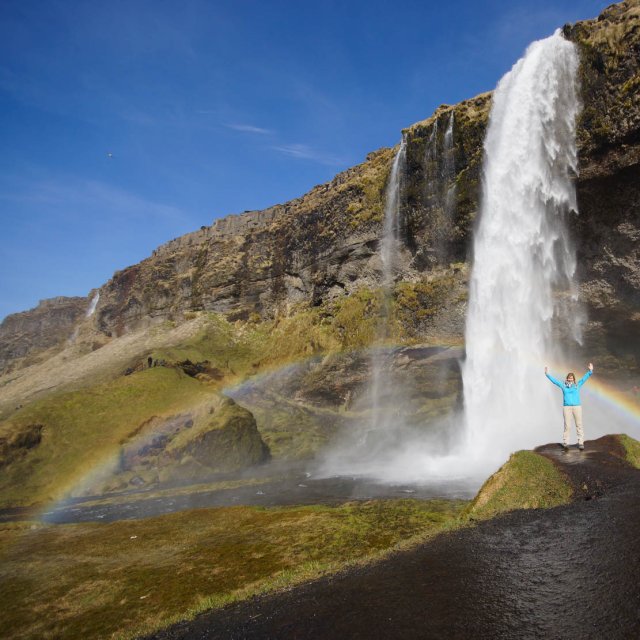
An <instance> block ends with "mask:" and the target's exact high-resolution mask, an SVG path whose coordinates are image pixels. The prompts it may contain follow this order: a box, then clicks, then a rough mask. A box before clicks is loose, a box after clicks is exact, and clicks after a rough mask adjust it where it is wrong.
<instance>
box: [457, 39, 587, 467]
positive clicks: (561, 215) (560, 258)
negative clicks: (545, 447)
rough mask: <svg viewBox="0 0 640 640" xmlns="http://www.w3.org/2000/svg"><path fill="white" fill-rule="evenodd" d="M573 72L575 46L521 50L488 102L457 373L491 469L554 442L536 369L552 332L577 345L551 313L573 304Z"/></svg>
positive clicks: (554, 416)
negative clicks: (563, 302) (563, 301)
mask: <svg viewBox="0 0 640 640" xmlns="http://www.w3.org/2000/svg"><path fill="white" fill-rule="evenodd" d="M577 68H578V55H577V52H576V48H575V46H574V45H573V44H572V43H570V42H568V41H566V40H565V39H564V38H563V37H562V36H561V35H560V32H559V31H556V33H555V34H554V35H553V36H551V37H549V38H547V39H545V40H540V41H538V42H534V43H533V44H531V45H530V46H529V48H528V49H527V51H526V54H525V56H524V58H522V59H521V60H519V61H518V62H517V63H516V64H515V65H514V67H513V68H512V69H511V71H510V72H509V73H507V74H506V75H505V76H504V77H503V78H502V80H501V81H500V83H499V84H498V87H497V89H496V91H495V93H494V96H493V106H492V110H491V116H490V120H489V126H488V130H487V134H486V139H485V144H484V152H485V157H484V180H483V194H482V203H481V211H480V219H479V224H478V227H477V230H476V234H475V242H474V263H473V270H472V276H471V283H470V292H469V310H468V316H467V328H466V350H467V356H466V362H465V365H464V370H463V384H464V397H465V416H466V445H467V446H468V447H469V448H470V451H471V452H472V454H473V457H474V458H476V459H477V460H482V461H483V462H484V463H485V464H486V465H488V466H491V464H492V461H494V460H495V461H503V460H504V459H506V456H507V455H508V454H509V453H510V452H511V451H514V450H516V449H519V448H529V447H531V446H535V445H537V444H541V443H543V442H547V441H549V440H550V439H551V440H553V439H554V438H555V439H556V440H557V439H558V436H559V433H560V432H559V425H558V406H557V405H558V398H557V397H556V395H557V394H552V390H551V385H550V384H549V382H548V381H547V380H546V379H545V377H544V370H543V368H544V365H545V363H547V362H549V361H551V360H552V359H553V360H557V359H558V356H559V354H560V353H561V348H560V345H559V344H556V343H554V340H553V339H552V328H553V325H555V324H556V323H562V324H564V326H565V327H570V326H573V334H574V337H575V338H576V339H578V338H579V336H578V333H577V327H576V326H575V324H573V325H572V321H573V319H572V318H571V317H568V315H567V314H568V310H567V309H568V308H567V307H566V306H559V305H556V304H554V297H558V296H559V297H560V298H561V297H562V294H566V295H565V297H569V298H571V297H572V298H574V299H575V298H576V290H575V286H574V285H573V277H574V273H575V267H576V259H575V253H574V251H573V249H572V248H571V245H570V242H569V238H568V233H567V229H566V227H565V218H566V216H567V214H568V213H569V212H571V211H575V210H576V196H575V188H574V185H573V182H572V177H573V176H575V175H576V171H577V156H576V142H575V127H576V118H577V115H578V112H579V107H580V105H579V100H578V93H577V83H576V71H577ZM554 294H555V296H554Z"/></svg>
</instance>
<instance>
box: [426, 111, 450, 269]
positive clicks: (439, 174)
mask: <svg viewBox="0 0 640 640" xmlns="http://www.w3.org/2000/svg"><path fill="white" fill-rule="evenodd" d="M454 122H455V111H454V110H453V109H451V110H450V111H449V112H448V114H447V113H444V114H442V115H440V116H438V117H436V118H435V120H434V122H433V125H432V127H431V133H430V134H429V137H428V139H427V143H426V148H425V153H424V205H425V208H426V214H425V215H426V216H427V217H428V218H429V219H430V220H432V221H433V222H434V223H435V225H434V226H435V228H436V235H435V236H433V237H432V242H433V244H432V246H431V247H430V249H431V251H433V252H434V253H435V254H436V255H438V256H439V257H440V259H441V260H445V259H446V258H447V256H448V255H449V243H450V241H451V229H452V225H453V222H454V218H455V195H456V188H455V177H456V163H455V147H454V144H453V142H454V141H453V137H454ZM443 123H445V127H444V130H443V129H442V128H441V124H443Z"/></svg>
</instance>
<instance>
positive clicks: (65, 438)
mask: <svg viewBox="0 0 640 640" xmlns="http://www.w3.org/2000/svg"><path fill="white" fill-rule="evenodd" d="M405 289H406V287H405ZM403 292H404V294H406V291H405V290H404V289H403ZM405 297H406V295H405ZM400 306H401V307H402V305H400ZM379 313H380V305H379V300H378V297H377V294H376V293H375V292H371V291H368V290H362V291H360V292H358V293H356V294H354V295H351V296H348V297H346V298H343V299H341V300H338V301H334V302H329V303H326V304H325V305H324V306H323V307H322V308H319V307H318V308H307V307H304V306H303V307H300V308H299V309H298V310H297V311H296V312H295V313H293V314H292V315H291V316H289V317H286V318H277V319H275V320H268V321H264V322H256V323H254V322H248V323H231V322H229V321H227V320H226V319H225V318H224V317H222V316H220V315H218V314H213V313H202V314H200V315H199V317H198V318H196V319H194V320H193V322H192V323H190V325H189V326H191V327H194V328H196V330H195V331H194V330H193V329H189V330H188V331H187V330H186V326H185V330H184V331H182V330H181V329H180V328H177V329H173V328H172V327H170V326H167V327H162V326H160V327H154V328H152V329H150V330H149V331H148V332H147V333H146V334H144V335H143V334H141V335H140V336H138V337H136V336H125V337H124V338H120V339H117V340H114V341H113V342H112V343H110V344H108V345H106V346H105V347H102V349H99V350H97V351H95V352H92V353H89V354H80V355H78V354H77V353H76V352H75V351H74V349H77V348H78V347H77V346H73V347H71V348H70V351H69V352H68V353H63V354H59V356H56V358H55V359H54V360H53V361H52V363H44V364H43V365H41V366H40V368H39V369H37V370H36V369H32V370H29V371H28V372H22V373H20V375H21V376H22V375H28V376H30V377H32V378H33V381H34V388H35V387H42V389H43V390H44V391H43V393H41V394H40V398H39V399H35V400H33V401H31V402H28V401H27V400H26V399H25V401H24V402H25V406H24V407H23V408H22V409H20V410H18V411H15V412H13V413H12V414H11V416H10V418H9V419H7V420H5V421H4V422H2V423H0V437H2V436H3V435H5V436H6V435H10V434H12V433H15V432H16V430H17V429H20V428H22V427H24V426H26V425H29V424H43V425H44V426H45V429H44V431H43V440H42V442H41V444H40V445H39V446H38V447H37V448H35V449H32V450H30V451H28V452H27V453H26V455H24V456H23V458H22V459H21V460H18V461H17V462H13V463H12V464H11V465H9V466H7V467H4V468H3V469H2V472H1V474H0V507H2V506H16V505H25V504H37V503H42V502H46V501H48V500H51V499H55V498H57V497H60V495H61V492H63V491H64V490H66V489H67V488H68V487H69V486H70V485H71V484H73V482H75V481H76V480H77V479H78V478H80V477H82V476H84V475H85V474H86V473H88V472H89V471H90V470H91V469H92V468H93V467H95V466H96V465H97V464H99V463H100V462H101V461H103V460H105V459H106V458H108V457H109V456H110V455H111V454H115V453H116V449H117V443H118V442H119V441H120V440H122V439H123V438H125V437H126V436H127V435H129V434H130V433H131V432H132V431H133V430H134V429H135V428H136V427H137V426H139V425H140V424H141V423H142V422H144V421H145V420H148V419H149V418H151V417H153V416H167V415H170V414H171V413H175V412H178V411H181V410H185V409H188V408H189V407H191V406H193V405H194V404H195V403H198V402H201V401H202V400H203V399H204V398H206V397H207V395H208V394H213V393H215V391H216V390H220V389H222V388H224V386H227V385H229V384H233V383H235V382H238V381H240V380H243V379H245V378H246V377H248V376H250V375H252V374H255V373H258V372H259V371H263V370H265V369H268V368H270V367H274V366H278V365H282V364H286V363H289V362H292V361H295V360H299V359H301V358H305V357H309V356H311V355H313V354H318V353H329V352H336V351H340V350H344V349H352V348H361V347H365V346H367V345H369V344H370V343H371V342H372V340H373V339H374V337H375V327H376V324H377V322H378V316H379ZM168 324H170V323H168ZM394 327H395V335H394V336H392V338H393V339H394V340H397V341H400V342H402V341H406V340H409V341H411V340H412V338H410V337H409V336H407V335H405V334H404V333H403V331H402V328H401V326H400V324H398V323H396V324H395V325H394ZM172 336H175V338H174V340H175V341H174V342H171V339H172V338H171V337H172ZM148 355H152V357H153V358H154V359H162V360H165V361H167V362H170V363H171V362H180V361H183V360H187V359H189V360H191V361H192V362H201V361H204V360H208V361H209V362H210V363H211V366H212V367H214V368H216V369H217V370H218V372H219V377H218V379H216V380H213V381H210V382H209V383H208V384H203V383H202V382H199V381H197V380H194V379H192V378H188V377H186V376H182V375H178V373H176V371H171V370H168V369H165V368H158V369H153V370H151V371H143V372H140V373H136V374H134V375H131V376H127V377H123V376H122V371H123V370H124V368H126V366H131V365H134V364H135V362H136V361H140V362H144V361H146V358H147V356H148ZM125 363H126V364H125ZM28 382H29V379H28V378H24V379H22V378H20V379H19V380H17V381H15V383H11V380H10V379H7V380H3V382H2V384H3V385H4V387H3V388H2V389H0V391H1V392H2V394H3V397H4V398H5V400H6V399H7V398H12V399H13V400H14V402H15V403H16V404H17V403H18V402H20V401H22V400H20V396H19V395H13V396H12V393H13V391H12V389H14V388H16V389H18V390H20V389H23V391H22V393H23V394H24V393H25V392H24V388H27V389H28V388H29V384H28ZM58 384H59V385H61V386H60V387H57V385H58ZM47 387H49V389H48V390H47ZM43 394H46V395H43ZM27 397H29V396H28V393H27V395H26V396H25V398H27ZM5 404H6V402H5ZM11 406H14V405H11ZM299 426H300V425H298V424H297V423H296V424H292V425H289V427H291V428H293V429H294V431H296V432H299V431H300V429H299ZM287 428H288V427H287V425H286V424H285V425H280V426H279V429H280V431H279V433H280V432H282V433H284V436H283V437H285V440H286V438H287V435H288V434H287V433H286V431H287ZM282 433H280V435H282ZM302 435H304V434H301V433H298V434H297V435H296V437H295V438H294V440H293V441H292V444H291V445H290V446H289V449H291V451H290V452H289V453H290V454H291V455H298V454H299V455H309V452H310V451H311V450H312V449H313V448H314V447H315V446H316V445H317V442H320V440H318V437H317V434H315V433H310V434H309V437H308V438H307V437H301V436H302ZM287 442H288V440H287Z"/></svg>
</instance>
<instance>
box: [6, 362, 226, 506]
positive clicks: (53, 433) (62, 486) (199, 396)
mask: <svg viewBox="0 0 640 640" xmlns="http://www.w3.org/2000/svg"><path fill="white" fill-rule="evenodd" d="M208 399H215V394H214V393H213V392H212V390H211V388H210V387H208V386H207V385H205V384H202V383H201V382H199V381H197V380H195V379H193V378H190V377H188V376H187V375H185V374H183V373H182V372H180V371H178V370H175V369H166V368H156V369H148V370H146V371H142V372H139V373H136V374H133V375H130V376H123V377H120V378H117V379H116V380H114V381H112V382H108V383H102V384H99V385H96V386H94V387H90V388H88V389H84V390H81V391H74V392H69V393H61V394H54V395H51V396H49V397H47V398H45V399H43V400H39V401H36V402H35V403H32V404H30V405H28V406H26V407H25V408H23V409H21V410H20V411H18V412H17V413H15V414H14V415H13V416H12V418H11V419H10V420H9V421H7V422H5V423H3V424H2V426H1V427H0V429H1V430H2V432H11V431H12V430H15V429H17V428H19V427H21V426H23V425H28V424H34V423H37V424H43V425H44V430H43V437H42V442H41V443H40V444H39V445H38V446H37V447H36V448H34V449H32V450H30V451H28V452H26V453H25V455H24V456H23V457H22V459H20V460H17V461H15V462H13V463H12V464H11V465H9V466H8V467H6V468H5V469H3V470H2V474H0V505H2V506H7V505H9V504H11V505H21V504H33V503H41V502H46V501H50V500H54V499H58V498H60V497H61V496H62V494H63V493H64V492H65V491H66V490H68V489H70V488H71V485H72V484H73V483H74V482H77V481H78V480H79V479H80V478H82V477H83V476H86V475H87V474H88V473H89V472H90V471H92V470H94V469H96V468H99V467H100V465H101V463H103V462H104V461H105V459H108V458H109V457H110V456H111V455H115V454H116V453H117V452H118V451H119V442H120V441H121V440H122V439H123V438H126V437H127V436H128V435H129V434H131V433H132V432H133V431H135V429H136V428H137V427H138V426H139V425H140V424H141V423H142V422H144V421H145V420H146V419H148V418H149V417H150V416H153V415H156V416H169V415H172V414H174V413H177V412H180V411H181V410H185V409H188V408H189V407H191V406H193V405H195V404H200V403H202V402H204V401H206V400H208Z"/></svg>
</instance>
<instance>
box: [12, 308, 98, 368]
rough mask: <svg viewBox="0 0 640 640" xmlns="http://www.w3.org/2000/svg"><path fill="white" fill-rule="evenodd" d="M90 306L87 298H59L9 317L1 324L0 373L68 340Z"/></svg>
mask: <svg viewBox="0 0 640 640" xmlns="http://www.w3.org/2000/svg"><path fill="white" fill-rule="evenodd" d="M88 305H89V300H88V299H87V298H79V297H78V298H65V297H58V298H51V299H49V300H42V301H41V302H40V304H39V305H38V306H37V307H36V308H35V309H31V310H30V311H23V312H22V313H14V314H12V315H10V316H7V317H6V318H5V319H4V320H3V321H2V324H1V325H0V372H1V371H2V370H3V369H5V368H6V367H7V366H8V365H9V364H10V363H11V362H12V361H14V360H16V359H18V358H24V357H25V356H27V355H28V354H30V353H34V352H37V351H42V350H45V349H49V348H51V347H56V346H58V345H60V344H61V343H64V342H65V341H67V340H69V338H71V336H72V335H73V330H74V327H75V325H76V324H77V322H78V321H79V320H80V319H81V318H83V317H84V315H85V313H86V311H87V307H88Z"/></svg>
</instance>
